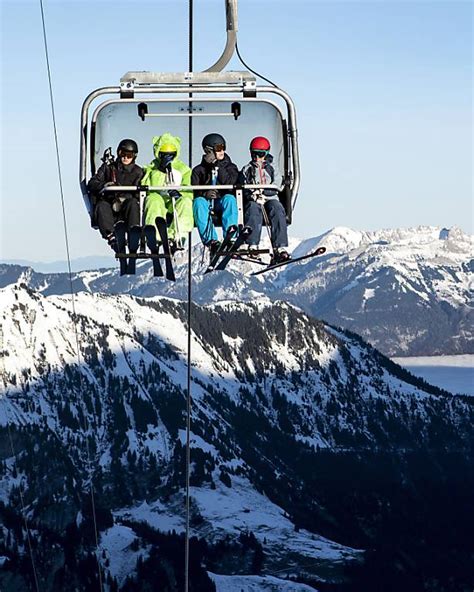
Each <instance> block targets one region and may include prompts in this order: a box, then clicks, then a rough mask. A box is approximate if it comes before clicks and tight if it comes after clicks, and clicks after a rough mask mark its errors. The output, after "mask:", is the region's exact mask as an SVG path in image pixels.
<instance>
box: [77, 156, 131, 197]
mask: <svg viewBox="0 0 474 592" xmlns="http://www.w3.org/2000/svg"><path fill="white" fill-rule="evenodd" d="M142 177H143V169H142V167H140V166H138V165H137V164H135V163H132V164H128V165H126V166H124V165H123V164H122V163H121V162H120V161H119V160H118V159H116V160H115V162H114V163H113V164H105V163H104V164H103V165H101V166H100V168H99V170H98V171H97V172H96V174H95V175H94V176H93V177H92V178H91V180H90V181H89V183H88V184H87V189H88V190H89V193H90V195H91V197H92V200H93V202H94V203H96V202H97V201H98V200H99V199H105V200H107V201H110V202H113V201H114V200H115V199H117V198H118V197H130V196H131V195H134V194H132V193H127V192H124V193H115V192H114V193H112V192H110V193H108V194H103V195H102V194H101V191H102V189H103V188H104V187H105V184H106V183H114V184H116V185H140V181H141V179H142Z"/></svg>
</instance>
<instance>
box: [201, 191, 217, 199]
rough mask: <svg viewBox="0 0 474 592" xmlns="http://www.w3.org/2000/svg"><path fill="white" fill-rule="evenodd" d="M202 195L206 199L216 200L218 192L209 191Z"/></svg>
mask: <svg viewBox="0 0 474 592" xmlns="http://www.w3.org/2000/svg"><path fill="white" fill-rule="evenodd" d="M204 195H205V197H207V199H217V198H218V197H219V192H218V191H217V189H209V191H206V193H205V194H204Z"/></svg>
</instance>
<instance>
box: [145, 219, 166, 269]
mask: <svg viewBox="0 0 474 592" xmlns="http://www.w3.org/2000/svg"><path fill="white" fill-rule="evenodd" d="M143 230H144V234H145V239H146V244H147V245H148V249H149V251H150V253H151V254H152V255H153V257H152V259H151V261H152V263H153V275H154V276H155V277H163V270H162V268H161V263H160V259H159V254H158V243H157V242H156V228H155V227H154V226H153V225H152V224H147V225H146V226H145V227H144V229H143Z"/></svg>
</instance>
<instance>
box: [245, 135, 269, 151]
mask: <svg viewBox="0 0 474 592" xmlns="http://www.w3.org/2000/svg"><path fill="white" fill-rule="evenodd" d="M250 150H270V142H269V141H268V140H267V138H264V137H263V136H257V137H256V138H254V139H253V140H252V141H251V142H250Z"/></svg>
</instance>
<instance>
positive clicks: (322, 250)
mask: <svg viewBox="0 0 474 592" xmlns="http://www.w3.org/2000/svg"><path fill="white" fill-rule="evenodd" d="M325 252H326V247H318V248H317V249H316V250H315V251H313V252H312V253H308V254H307V255H302V256H301V257H295V258H294V259H287V260H286V261H281V262H280V263H274V264H273V265H268V266H267V267H265V269H259V270H258V271H254V272H253V273H251V274H250V275H260V274H262V273H266V272H267V271H272V270H273V269H277V268H279V267H283V266H284V265H289V264H290V263H297V262H298V261H303V260H304V259H311V257H317V256H318V255H322V254H323V253H325Z"/></svg>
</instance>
